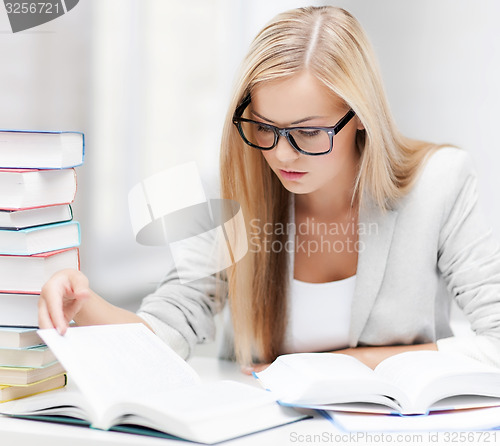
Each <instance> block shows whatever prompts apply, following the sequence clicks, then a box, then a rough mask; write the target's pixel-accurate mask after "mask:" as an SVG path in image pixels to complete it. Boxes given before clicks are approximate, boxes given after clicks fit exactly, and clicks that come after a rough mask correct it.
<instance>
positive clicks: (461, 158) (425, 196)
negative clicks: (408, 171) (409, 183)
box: [398, 146, 476, 212]
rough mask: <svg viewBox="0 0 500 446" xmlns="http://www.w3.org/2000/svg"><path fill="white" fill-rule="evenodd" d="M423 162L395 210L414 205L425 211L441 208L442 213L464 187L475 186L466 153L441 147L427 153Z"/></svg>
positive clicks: (472, 167) (454, 148)
mask: <svg viewBox="0 0 500 446" xmlns="http://www.w3.org/2000/svg"><path fill="white" fill-rule="evenodd" d="M423 163H424V164H423V165H422V166H421V170H420V173H419V175H418V177H417V179H416V180H415V183H414V185H413V187H412V189H411V190H410V192H409V193H408V194H407V195H406V196H405V197H404V199H403V201H402V202H401V203H400V206H398V207H399V209H402V207H407V206H410V207H412V206H413V205H417V206H419V207H420V206H425V207H426V208H428V209H436V208H441V209H442V210H443V211H444V212H446V209H448V208H449V207H450V206H452V205H453V203H454V202H455V201H456V199H457V197H458V195H459V194H460V192H461V191H462V190H463V189H464V186H465V185H466V184H468V185H472V189H474V187H475V181H476V172H475V169H474V163H473V160H472V157H471V156H470V154H469V153H467V151H466V150H463V149H460V148H457V147H451V146H446V147H441V148H439V149H437V150H435V151H434V152H432V153H431V154H429V156H428V157H427V158H426V159H425V160H424V161H423ZM401 205H402V207H401Z"/></svg>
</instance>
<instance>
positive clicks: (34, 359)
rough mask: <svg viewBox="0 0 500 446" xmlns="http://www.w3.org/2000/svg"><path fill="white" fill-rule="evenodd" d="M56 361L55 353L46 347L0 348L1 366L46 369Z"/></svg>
mask: <svg viewBox="0 0 500 446" xmlns="http://www.w3.org/2000/svg"><path fill="white" fill-rule="evenodd" d="M40 342H41V339H40ZM55 360H56V357H55V356H54V353H52V351H51V350H50V349H49V348H48V347H47V346H46V345H34V346H31V347H23V348H3V347H0V366H10V367H34V368H36V367H44V366H46V365H48V364H50V363H51V362H54V361H55Z"/></svg>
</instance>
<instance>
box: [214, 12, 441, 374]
mask: <svg viewBox="0 0 500 446" xmlns="http://www.w3.org/2000/svg"><path fill="white" fill-rule="evenodd" d="M303 70H309V71H310V72H311V73H313V74H314V75H315V76H316V77H317V79H319V80H320V81H321V82H322V83H323V84H324V85H325V86H326V87H327V88H328V89H329V90H330V91H331V92H333V93H334V94H335V95H337V96H338V97H340V98H341V99H342V100H343V101H344V102H345V103H346V104H347V105H348V106H349V107H351V108H352V109H353V110H354V111H355V112H356V115H357V117H358V118H359V119H360V121H361V123H362V124H363V126H364V130H362V131H358V134H357V137H356V143H357V147H358V150H359V152H360V165H359V172H358V175H357V177H356V183H355V193H354V195H355V197H356V198H358V200H355V202H357V203H360V205H362V204H363V199H364V197H365V196H368V195H369V196H370V197H371V198H372V199H373V200H374V201H375V202H376V203H377V204H378V205H379V206H380V207H381V208H384V209H385V208H388V207H390V206H392V205H393V204H394V203H396V201H397V200H398V199H399V198H400V197H402V196H404V195H405V194H406V193H407V192H408V190H409V189H410V188H411V186H412V184H413V182H414V180H415V178H416V176H417V172H418V169H419V167H420V166H421V165H422V164H423V160H424V158H425V157H426V156H427V155H428V154H429V153H430V152H432V151H433V150H435V149H436V148H437V147H438V146H436V145H433V144H429V143H424V142H420V141H414V140H410V139H408V138H405V137H403V136H402V135H401V134H400V133H399V131H398V130H397V128H396V126H395V124H394V122H393V119H392V117H391V113H390V110H389V106H388V103H387V99H386V97H385V92H384V89H383V85H382V80H381V77H380V74H379V69H378V66H377V63H376V60H375V57H374V55H373V50H372V48H371V45H370V44H369V42H368V40H367V38H366V36H365V34H364V32H363V30H362V28H361V26H360V25H359V23H358V22H357V20H356V19H355V18H354V17H353V16H352V15H351V14H349V13H348V12H347V11H345V10H344V9H341V8H336V7H332V6H321V7H307V8H299V9H295V10H291V11H288V12H284V13H282V14H279V15H278V16H277V17H275V18H274V19H273V20H272V21H271V22H270V23H269V24H268V25H267V26H266V27H265V28H264V29H263V30H262V31H261V32H260V33H259V34H258V35H257V37H256V38H255V40H254V41H253V43H252V45H251V47H250V50H249V52H248V55H247V57H246V58H245V59H244V61H243V64H242V68H241V73H240V75H239V78H238V81H237V84H236V87H235V91H234V94H233V99H232V102H231V105H230V107H229V111H228V114H227V117H226V121H225V126H224V130H223V135H222V143H221V152H220V177H221V193H222V198H226V199H232V200H236V201H237V202H239V203H240V205H241V207H242V211H243V215H244V216H245V224H246V226H247V228H246V229H247V233H248V234H250V233H251V229H253V230H255V225H260V226H261V227H264V225H265V224H266V223H267V224H272V225H275V224H276V223H278V222H279V223H283V224H286V223H288V222H289V219H290V215H289V203H290V201H289V200H290V193H289V192H288V191H287V190H286V189H285V188H284V187H283V186H282V184H281V183H280V181H279V179H278V178H277V176H276V175H275V174H274V173H273V172H272V170H271V169H270V167H269V166H268V165H267V163H266V161H265V159H264V157H263V156H262V154H261V153H259V151H258V150H256V149H253V148H250V147H247V146H245V144H244V142H243V141H242V139H241V138H240V136H239V135H238V132H237V129H236V128H235V126H234V125H233V123H232V117H233V113H234V111H235V109H236V108H237V106H238V105H239V104H240V103H241V102H242V101H243V99H244V98H245V97H246V96H247V95H249V94H250V95H251V94H252V91H253V89H254V88H255V87H256V86H257V85H259V84H261V83H263V82H268V81H275V80H277V79H284V78H287V77H290V76H293V75H295V74H297V73H299V72H301V71H303ZM353 198H354V197H353ZM353 202H354V200H353ZM250 222H252V228H250V226H249V225H250ZM273 227H274V226H273ZM267 232H269V231H267ZM271 232H272V234H267V233H266V231H260V237H259V238H258V239H255V240H252V244H251V246H252V249H250V251H249V252H248V253H247V254H246V256H245V257H244V258H243V259H242V260H240V261H239V262H237V263H236V264H234V265H233V266H232V267H231V268H230V269H229V270H228V273H229V274H228V281H229V305H230V308H231V314H232V321H233V327H234V335H235V353H236V357H237V359H238V360H239V362H241V363H244V364H249V363H252V362H269V361H272V360H273V359H275V357H276V356H277V355H279V354H280V353H281V348H282V342H283V336H284V332H285V328H286V314H287V313H286V311H287V308H286V307H287V306H286V300H287V299H286V296H287V293H288V289H287V286H288V281H289V272H290V268H291V265H289V262H288V253H287V252H286V251H285V250H283V249H282V250H281V251H279V252H273V251H272V250H269V249H266V248H265V247H266V246H267V247H269V246H273V245H272V243H273V242H276V241H277V243H278V245H277V246H284V243H285V241H286V239H287V235H286V234H282V233H280V232H279V231H271Z"/></svg>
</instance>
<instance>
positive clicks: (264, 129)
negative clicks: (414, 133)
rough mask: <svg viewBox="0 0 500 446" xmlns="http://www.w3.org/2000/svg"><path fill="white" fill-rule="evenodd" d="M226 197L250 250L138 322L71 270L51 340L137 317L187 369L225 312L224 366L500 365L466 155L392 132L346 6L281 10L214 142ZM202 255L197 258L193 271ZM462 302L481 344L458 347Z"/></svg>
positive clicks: (144, 310) (174, 288) (492, 290)
mask: <svg viewBox="0 0 500 446" xmlns="http://www.w3.org/2000/svg"><path fill="white" fill-rule="evenodd" d="M220 160H221V163H220V165H221V168H220V178H221V195H222V198H226V199H232V200H235V201H237V202H238V203H239V204H240V205H241V209H242V211H243V215H244V217H245V224H246V231H247V236H248V240H249V250H248V252H247V254H246V255H245V257H244V258H243V259H242V260H240V261H239V262H237V263H236V264H234V265H233V266H232V267H230V268H228V270H226V271H225V272H224V274H216V275H213V276H210V277H207V278H204V279H199V280H196V281H194V282H191V283H188V284H182V283H181V281H180V280H179V277H178V276H177V274H176V271H175V270H172V271H170V272H169V274H168V275H167V277H166V278H165V280H164V281H163V283H162V284H161V285H160V287H159V288H158V289H157V291H156V292H155V293H153V294H152V295H150V296H148V297H146V298H145V299H144V300H143V303H142V306H141V308H140V310H139V312H138V313H137V314H133V313H130V312H127V311H125V310H122V309H120V308H117V307H114V306H112V305H111V304H109V303H107V302H106V301H105V300H103V299H102V298H100V297H99V296H97V295H96V294H95V293H94V292H92V291H91V290H90V289H89V285H88V281H87V279H86V278H85V276H83V274H81V273H79V272H77V271H67V270H66V271H62V272H60V273H58V274H56V275H55V276H54V277H53V278H52V279H51V280H50V281H49V282H48V283H47V284H46V285H45V286H44V288H43V290H42V295H41V299H40V305H39V309H40V313H39V320H40V326H41V327H52V326H54V327H57V328H58V329H59V330H60V332H64V331H65V329H66V327H67V324H68V322H69V321H70V320H71V319H74V320H75V321H76V322H77V324H79V325H86V324H103V323H124V322H137V321H141V322H144V323H145V324H146V325H148V326H149V327H150V328H151V329H152V330H153V331H154V332H155V333H157V334H158V336H160V337H161V338H162V339H164V340H165V341H166V342H167V343H169V344H170V345H171V346H172V347H173V348H174V349H176V350H177V351H178V352H179V353H180V354H181V355H182V356H185V357H186V356H188V355H189V353H190V350H191V348H192V347H193V345H194V344H195V343H196V342H204V341H206V340H207V339H211V338H213V334H214V322H213V314H214V313H215V312H216V311H217V310H218V308H219V305H218V298H220V299H222V300H225V299H226V298H227V299H228V308H229V309H230V317H229V318H227V322H228V324H227V325H228V326H227V327H226V329H225V332H224V339H225V341H226V342H225V343H224V345H223V351H222V354H223V355H224V356H233V355H235V356H236V358H237V359H238V360H239V362H240V363H241V364H242V365H244V366H249V367H255V368H258V367H259V366H258V364H266V363H269V362H271V361H272V360H274V358H275V357H276V356H277V355H279V354H281V353H287V352H294V351H332V352H338V353H347V354H350V355H354V356H356V357H358V358H359V359H361V360H362V361H364V362H365V363H367V364H368V365H370V366H374V365H376V364H377V363H378V362H380V361H381V360H382V359H384V358H386V357H388V356H390V355H393V354H395V353H399V352H402V351H406V350H415V349H439V350H448V351H456V352H460V353H463V354H465V355H469V356H472V357H475V358H477V359H479V360H481V361H484V362H487V363H490V364H495V365H497V366H500V255H499V252H498V249H497V245H496V244H495V243H494V242H493V241H492V240H491V236H490V233H489V232H488V229H487V228H486V227H485V226H484V222H483V219H482V218H481V216H480V213H479V211H478V209H477V197H476V189H475V186H476V177H475V173H474V171H473V170H472V169H471V167H470V165H471V163H470V159H469V157H468V156H467V154H466V153H465V152H463V151H462V150H459V149H455V148H451V147H440V146H437V145H434V144H430V143H425V142H420V141H414V140H409V139H408V138H405V137H403V136H402V135H400V134H399V132H398V130H397V129H396V127H395V125H394V123H393V121H392V118H391V114H390V111H389V107H388V105H387V101H386V98H385V96H384V91H383V86H382V82H381V79H380V75H379V72H378V68H377V66H376V62H375V59H374V57H373V54H372V50H371V48H370V45H369V43H368V41H367V39H366V37H365V35H364V33H363V31H362V29H361V28H360V25H359V24H358V22H357V21H356V20H355V19H354V18H353V17H352V16H351V15H350V14H349V13H348V12H346V11H345V10H343V9H340V8H334V7H328V6H325V7H309V8H301V9H296V10H292V11H289V12H285V13H283V14H280V15H278V16H277V17H276V18H275V19H274V20H273V21H272V22H271V23H270V24H269V25H267V26H266V27H265V28H264V29H263V30H262V31H261V32H260V33H259V35H258V36H257V37H256V39H255V40H254V42H253V44H252V46H251V48H250V51H249V53H248V55H247V57H246V59H245V61H244V63H243V67H242V70H241V74H240V76H239V79H238V83H237V85H236V89H235V92H234V96H233V100H232V103H231V106H230V109H229V113H228V116H227V119H226V123H225V128H224V132H223V136H222V145H221V158H220ZM200 260H201V259H199V258H196V255H193V259H192V265H193V268H196V264H197V262H199V261H200ZM452 299H455V300H456V301H457V303H458V304H459V306H460V307H461V308H462V309H463V310H464V311H465V313H466V315H467V316H468V318H469V319H470V321H471V323H472V329H473V330H474V332H475V336H471V337H468V338H459V337H454V336H453V334H452V331H451V329H450V325H449V310H450V304H451V300H452Z"/></svg>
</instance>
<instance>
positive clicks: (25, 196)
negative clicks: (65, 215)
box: [0, 169, 76, 210]
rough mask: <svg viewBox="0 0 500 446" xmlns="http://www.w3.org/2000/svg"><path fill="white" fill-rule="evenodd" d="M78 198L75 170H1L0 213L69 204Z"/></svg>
mask: <svg viewBox="0 0 500 446" xmlns="http://www.w3.org/2000/svg"><path fill="white" fill-rule="evenodd" d="M75 194H76V172H75V169H59V170H36V169H0V209H5V210H16V209H29V208H36V207H40V206H52V205H56V204H69V203H71V202H72V201H73V200H74V199H75Z"/></svg>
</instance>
